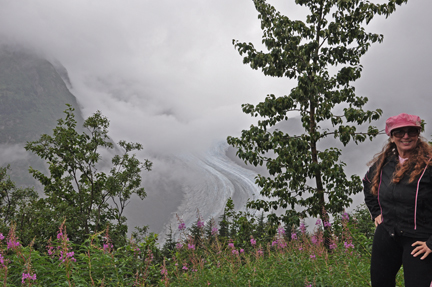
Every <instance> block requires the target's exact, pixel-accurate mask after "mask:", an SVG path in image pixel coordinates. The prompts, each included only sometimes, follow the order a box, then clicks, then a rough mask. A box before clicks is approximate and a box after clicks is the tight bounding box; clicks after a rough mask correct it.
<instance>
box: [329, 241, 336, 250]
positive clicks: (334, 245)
mask: <svg viewBox="0 0 432 287" xmlns="http://www.w3.org/2000/svg"><path fill="white" fill-rule="evenodd" d="M336 247H337V245H336V243H334V242H332V243H331V244H330V246H329V248H330V249H336Z"/></svg>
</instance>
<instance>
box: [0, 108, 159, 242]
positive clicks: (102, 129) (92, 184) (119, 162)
mask: <svg viewBox="0 0 432 287" xmlns="http://www.w3.org/2000/svg"><path fill="white" fill-rule="evenodd" d="M65 114H66V117H65V119H60V120H58V125H57V127H56V128H55V129H54V130H53V135H52V136H50V135H47V134H44V135H42V136H41V137H40V139H39V140H37V141H33V142H28V143H27V145H26V146H25V148H26V150H29V151H31V152H33V153H35V154H37V155H38V156H39V157H41V158H42V159H43V160H45V161H46V163H47V165H48V166H49V174H48V175H45V174H44V173H43V172H41V171H39V170H36V169H33V168H31V167H30V170H29V171H30V173H31V174H32V175H33V177H34V178H36V179H37V180H38V181H39V182H40V183H41V184H42V186H43V187H44V192H45V197H42V198H38V196H37V194H36V193H35V192H34V191H33V189H24V190H21V189H16V188H15V186H14V185H13V183H12V182H11V180H10V179H9V177H7V176H6V174H5V172H6V169H2V170H0V183H1V185H2V192H3V193H2V198H1V199H2V202H1V206H2V209H1V216H2V218H3V219H4V224H5V225H7V224H12V222H15V223H16V224H17V226H18V227H19V229H17V231H18V234H19V236H20V237H21V240H23V242H24V243H25V244H29V243H30V242H31V241H32V240H33V238H35V240H36V241H35V242H33V243H34V246H35V247H36V249H37V250H41V249H43V248H44V247H45V245H44V242H45V241H46V240H48V239H49V238H51V237H55V235H56V230H57V228H58V226H60V224H61V223H62V222H63V220H65V219H66V220H67V222H68V226H69V228H70V229H69V230H70V232H69V238H70V239H71V241H73V242H74V243H75V244H82V243H83V242H84V241H85V240H86V239H87V238H88V236H89V235H90V234H95V233H97V232H99V231H101V230H104V229H106V228H108V230H109V235H110V238H111V243H112V244H114V245H116V246H123V245H124V244H125V242H124V241H125V237H126V233H127V225H126V217H125V216H124V215H123V213H124V210H125V207H126V205H127V203H128V201H129V199H130V197H131V196H132V194H136V195H138V196H139V197H140V198H141V199H143V198H144V197H145V196H146V193H145V191H144V188H142V187H141V174H140V173H141V171H142V170H150V168H151V165H152V163H151V162H150V161H148V160H144V162H141V161H139V160H138V159H137V158H136V157H135V155H133V154H131V152H133V151H134V150H140V149H142V146H141V144H138V143H128V142H125V141H120V142H119V143H118V146H117V147H116V153H111V154H113V157H112V159H111V165H110V166H109V167H107V165H108V164H107V161H106V160H105V162H103V159H102V157H101V152H102V151H104V153H105V154H107V153H108V151H109V150H112V149H113V148H114V144H113V143H112V142H111V140H110V139H109V137H108V127H109V122H108V119H107V118H105V117H104V116H103V115H101V113H100V112H96V113H95V114H94V115H93V116H91V117H89V118H88V119H86V120H85V122H84V125H83V126H84V128H85V129H87V131H85V132H82V133H79V132H78V131H77V127H76V124H77V122H76V120H75V118H74V109H73V108H72V107H71V106H69V108H68V109H66V110H65ZM100 162H103V163H104V164H101V163H100ZM104 169H105V170H108V171H109V172H104V171H102V170H104Z"/></svg>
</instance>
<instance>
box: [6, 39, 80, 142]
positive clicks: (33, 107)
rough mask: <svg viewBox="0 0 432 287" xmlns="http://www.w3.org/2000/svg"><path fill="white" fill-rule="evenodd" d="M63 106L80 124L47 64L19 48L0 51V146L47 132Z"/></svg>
mask: <svg viewBox="0 0 432 287" xmlns="http://www.w3.org/2000/svg"><path fill="white" fill-rule="evenodd" d="M57 65H58V64H57ZM62 72H63V74H64V71H62ZM66 75H67V74H66ZM66 104H71V105H72V107H74V108H75V110H76V118H77V119H78V122H82V116H81V113H80V110H79V108H78V104H77V101H76V98H75V96H74V95H72V94H71V93H70V92H69V90H68V88H67V86H66V84H65V81H64V80H63V79H62V77H61V76H60V74H59V72H58V71H57V70H56V68H55V67H54V66H53V65H52V64H51V63H50V62H49V61H47V60H45V59H43V58H41V57H39V56H37V55H35V54H32V53H30V52H27V51H23V50H22V49H12V48H10V47H1V48H0V144H17V143H25V142H27V141H31V140H35V139H37V138H39V136H40V135H41V134H44V133H51V132H52V129H53V128H54V127H55V126H56V124H57V120H58V119H59V118H62V117H63V115H64V114H63V111H64V110H65V109H66Z"/></svg>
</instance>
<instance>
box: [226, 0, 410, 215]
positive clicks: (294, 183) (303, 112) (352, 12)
mask: <svg viewBox="0 0 432 287" xmlns="http://www.w3.org/2000/svg"><path fill="white" fill-rule="evenodd" d="M253 2H254V4H255V8H256V10H257V11H258V13H259V15H258V18H259V19H260V21H261V29H262V30H263V37H262V43H263V44H264V46H265V47H266V49H267V50H266V51H258V50H257V49H256V48H255V47H254V45H253V44H252V43H243V42H239V41H237V40H233V44H234V46H235V48H236V49H237V50H238V52H239V53H240V55H241V56H243V62H244V63H245V64H249V65H250V66H251V68H252V69H260V70H261V71H262V72H263V73H264V74H265V75H266V76H272V77H286V78H288V79H293V80H296V81H297V86H296V87H294V88H293V89H292V90H291V92H290V93H289V95H284V96H278V97H277V96H275V95H267V97H266V99H265V101H264V102H261V103H259V104H257V105H252V104H244V105H242V108H243V112H245V113H246V114H250V115H251V116H253V117H260V120H259V121H258V123H257V124H256V125H252V126H251V127H250V128H249V129H248V130H243V131H242V134H241V136H240V137H228V143H229V144H231V145H232V146H234V147H237V148H238V151H237V155H238V156H239V157H240V158H241V159H243V160H244V161H245V162H246V163H249V164H253V165H255V166H257V165H264V164H265V166H266V167H267V170H268V172H269V174H270V176H263V175H258V176H257V178H256V183H257V184H258V185H259V186H260V187H261V194H262V195H264V196H266V197H267V198H268V199H267V200H261V199H258V200H253V201H250V202H249V203H248V206H249V207H252V208H256V209H261V210H264V211H269V210H271V209H278V208H283V209H286V213H285V214H282V215H281V216H280V217H278V220H283V221H287V222H289V221H290V220H292V218H295V217H296V214H297V216H298V215H299V216H314V217H315V216H320V217H321V218H322V219H323V221H328V216H329V215H328V214H329V213H337V212H341V211H342V210H343V209H344V208H345V207H347V206H349V204H350V203H352V199H351V196H352V195H353V194H355V193H358V192H359V191H360V190H361V181H360V178H359V177H358V176H355V175H354V176H351V178H348V177H347V176H346V174H345V172H344V166H345V163H343V162H342V161H341V160H340V156H341V149H339V148H335V147H332V148H323V146H322V144H321V143H320V142H321V141H322V140H323V139H325V138H327V137H334V138H335V139H336V140H338V141H340V142H341V143H342V144H343V145H346V144H348V143H349V142H350V141H354V142H355V143H356V144H358V143H360V142H363V141H364V140H365V139H367V138H369V139H371V140H372V138H374V137H375V136H376V135H377V134H378V133H379V131H378V129H377V128H376V127H374V126H370V124H371V122H372V121H373V120H377V119H378V118H379V117H380V115H381V114H382V111H381V110H380V109H377V110H374V111H368V110H364V109H363V106H364V105H365V104H366V103H367V101H368V99H367V98H366V97H359V96H356V94H355V89H354V87H353V86H352V85H351V83H352V82H354V81H355V80H357V79H359V78H360V74H361V71H362V65H361V64H360V58H361V56H363V55H364V54H365V53H366V52H367V51H368V49H369V47H370V45H371V44H372V43H375V42H381V41H382V40H383V36H382V35H378V34H375V33H369V32H367V31H366V30H365V26H366V25H367V24H368V23H369V21H371V20H372V19H373V18H374V17H375V16H376V15H384V16H386V17H387V16H389V15H390V14H391V13H392V12H394V11H395V10H396V5H401V4H402V3H403V2H407V0H388V2H387V3H385V4H374V3H370V2H369V1H363V0H295V3H296V4H298V5H301V6H304V7H306V8H307V9H308V10H309V14H308V15H307V17H306V20H305V21H298V20H291V19H290V18H289V17H287V16H285V15H282V14H281V13H279V12H278V11H276V9H275V8H274V7H273V6H272V5H270V4H268V3H267V2H266V1H265V0H253ZM333 71H334V72H333ZM338 111H340V112H338ZM291 115H292V116H296V115H299V116H300V119H301V124H302V127H303V129H304V133H302V134H291V133H289V132H286V131H283V130H281V129H279V126H278V123H281V122H285V121H288V118H289V116H291ZM289 124H290V121H288V126H289ZM362 124H367V125H368V127H367V128H366V127H365V126H363V128H364V129H363V131H361V130H360V131H359V130H358V126H360V125H362ZM285 125H286V124H285ZM320 144H321V145H320ZM299 209H300V211H295V210H299ZM297 218H298V217H297Z"/></svg>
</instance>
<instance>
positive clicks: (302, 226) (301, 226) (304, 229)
mask: <svg viewBox="0 0 432 287" xmlns="http://www.w3.org/2000/svg"><path fill="white" fill-rule="evenodd" d="M300 231H301V233H303V234H304V233H305V232H306V226H305V224H304V222H302V223H300Z"/></svg>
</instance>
